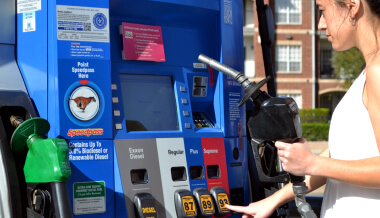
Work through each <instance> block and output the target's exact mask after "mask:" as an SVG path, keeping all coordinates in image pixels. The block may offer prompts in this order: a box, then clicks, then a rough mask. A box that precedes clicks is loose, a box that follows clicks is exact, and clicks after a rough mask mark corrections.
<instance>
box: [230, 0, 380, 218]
mask: <svg viewBox="0 0 380 218" xmlns="http://www.w3.org/2000/svg"><path fill="white" fill-rule="evenodd" d="M316 2H317V5H318V8H319V10H321V13H322V14H321V18H320V20H319V24H318V29H319V30H325V31H326V35H327V38H328V40H329V41H330V42H331V43H332V46H333V48H334V49H335V50H336V51H344V50H348V49H350V48H352V47H356V48H358V49H359V50H360V51H361V52H362V54H363V55H364V58H365V61H366V68H365V69H364V70H363V72H361V74H360V75H359V77H358V78H357V79H356V81H355V82H354V83H353V85H352V86H351V88H350V89H349V90H348V91H347V93H346V94H345V96H344V98H343V99H342V100H341V102H340V103H339V105H338V106H337V107H336V109H335V111H334V114H333V117H332V121H331V126H330V133H329V149H328V150H326V151H324V152H322V154H321V155H320V156H315V155H314V154H313V153H312V152H311V151H310V149H309V147H308V144H307V141H306V140H305V139H300V140H299V141H298V142H297V143H293V144H287V143H283V142H276V147H277V148H278V154H279V156H280V160H281V161H282V165H283V169H284V170H285V171H287V172H289V173H292V174H294V175H299V176H300V175H309V176H307V177H306V181H305V182H306V185H307V186H308V187H309V191H313V190H315V189H317V188H319V187H321V186H322V185H324V184H326V188H325V193H324V199H323V205H322V211H321V217H334V218H335V217H345V218H346V217H380V213H379V207H380V156H379V150H380V51H379V49H380V0H316ZM329 156H330V157H329ZM294 197H295V196H294V194H293V190H292V186H291V184H288V185H286V186H285V187H284V188H282V189H281V190H279V191H278V192H276V193H275V194H273V195H272V196H270V197H268V198H266V199H263V200H261V201H258V202H255V203H251V204H250V205H249V206H247V207H239V206H231V205H227V206H226V207H227V208H228V209H230V210H234V211H237V212H241V213H244V214H245V215H243V217H255V218H257V217H268V216H270V215H271V214H272V213H273V212H274V210H275V208H277V207H279V206H280V205H282V204H284V203H286V202H289V201H291V200H294Z"/></svg>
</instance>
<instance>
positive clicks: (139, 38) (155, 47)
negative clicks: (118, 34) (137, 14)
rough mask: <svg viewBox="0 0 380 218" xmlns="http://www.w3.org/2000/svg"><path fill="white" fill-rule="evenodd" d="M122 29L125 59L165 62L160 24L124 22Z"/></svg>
mask: <svg viewBox="0 0 380 218" xmlns="http://www.w3.org/2000/svg"><path fill="white" fill-rule="evenodd" d="M122 31H123V59H125V60H138V61H157V62H165V52H164V43H163V40H162V31H161V27H160V26H151V25H143V24H134V23H124V22H123V24H122Z"/></svg>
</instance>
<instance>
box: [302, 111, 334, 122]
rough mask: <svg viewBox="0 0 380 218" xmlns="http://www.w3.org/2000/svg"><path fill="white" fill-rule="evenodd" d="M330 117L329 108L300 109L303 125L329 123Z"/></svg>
mask: <svg viewBox="0 0 380 218" xmlns="http://www.w3.org/2000/svg"><path fill="white" fill-rule="evenodd" d="M329 116H330V110H329V109H328V108H315V109H300V119H301V123H327V122H328V120H329Z"/></svg>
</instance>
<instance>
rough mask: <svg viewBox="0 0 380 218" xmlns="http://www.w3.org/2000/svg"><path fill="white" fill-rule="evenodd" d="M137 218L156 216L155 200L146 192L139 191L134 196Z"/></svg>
mask: <svg viewBox="0 0 380 218" xmlns="http://www.w3.org/2000/svg"><path fill="white" fill-rule="evenodd" d="M133 200H134V203H135V206H136V213H137V214H136V215H137V217H138V218H148V217H149V218H157V217H158V216H157V209H156V200H155V199H154V198H153V196H152V195H150V194H148V193H139V194H136V195H135V197H134V199H133Z"/></svg>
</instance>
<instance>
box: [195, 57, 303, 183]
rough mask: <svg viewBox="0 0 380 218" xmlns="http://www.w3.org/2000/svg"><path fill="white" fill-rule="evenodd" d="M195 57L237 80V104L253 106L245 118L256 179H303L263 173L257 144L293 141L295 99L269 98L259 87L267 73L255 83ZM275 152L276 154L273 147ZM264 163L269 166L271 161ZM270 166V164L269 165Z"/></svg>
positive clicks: (298, 130)
mask: <svg viewBox="0 0 380 218" xmlns="http://www.w3.org/2000/svg"><path fill="white" fill-rule="evenodd" d="M198 60H199V61H200V62H202V63H204V64H206V65H207V66H209V67H211V68H213V69H215V70H218V71H219V72H222V73H224V74H226V75H228V76H230V77H232V78H233V79H234V80H236V81H237V82H239V83H240V84H241V85H242V87H243V88H244V91H245V95H244V97H243V99H242V101H241V102H240V103H239V105H238V106H239V107H240V106H242V105H243V104H245V103H246V102H247V101H248V99H250V100H251V101H252V102H253V104H254V105H255V109H254V111H253V112H252V114H251V117H250V119H249V120H248V130H249V132H250V135H251V137H252V147H254V149H253V152H254V153H255V155H256V157H257V159H256V162H257V163H256V166H257V167H258V168H261V169H258V171H261V172H259V177H261V178H260V180H262V181H265V182H273V183H277V182H281V181H282V182H287V181H288V180H289V179H290V180H291V181H292V182H293V181H294V182H303V181H304V177H302V176H301V177H299V176H294V175H290V174H289V178H286V177H285V176H284V175H282V174H278V175H274V174H272V173H271V172H269V171H271V170H268V172H267V173H265V172H263V168H264V167H262V166H261V163H260V162H261V161H260V158H261V157H260V156H261V155H260V154H259V150H260V149H259V146H262V144H270V146H272V147H274V144H273V142H275V141H289V140H293V141H294V140H296V139H298V138H301V137H302V126H301V121H300V118H299V110H298V106H297V104H296V102H295V101H294V99H293V98H290V97H271V96H270V95H269V94H267V93H266V92H264V91H261V90H260V88H261V87H262V86H263V85H264V84H266V83H267V82H268V81H269V80H270V79H271V77H270V76H268V77H266V78H265V79H263V80H261V81H260V82H259V83H255V82H250V81H249V80H248V79H247V78H246V77H244V76H243V75H242V74H241V73H240V72H238V71H236V70H234V69H232V68H230V67H228V66H226V65H224V64H222V63H219V62H218V61H216V60H214V59H212V58H210V57H207V56H205V55H203V54H201V55H199V57H198ZM273 151H274V152H275V154H276V153H277V152H276V150H275V149H273ZM272 156H273V158H271V159H272V160H271V162H274V157H275V156H276V155H272ZM268 165H273V164H272V163H270V164H268ZM269 168H273V167H269Z"/></svg>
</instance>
